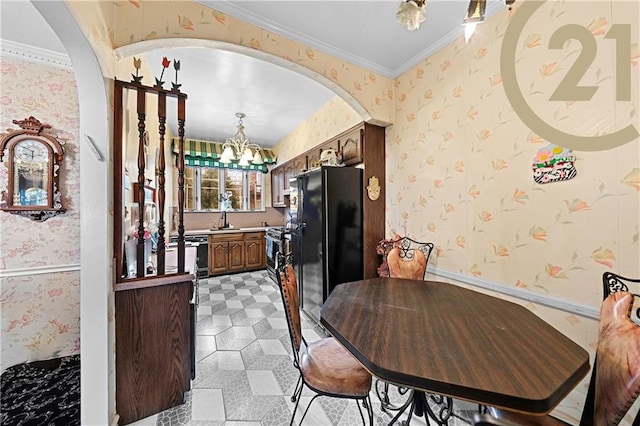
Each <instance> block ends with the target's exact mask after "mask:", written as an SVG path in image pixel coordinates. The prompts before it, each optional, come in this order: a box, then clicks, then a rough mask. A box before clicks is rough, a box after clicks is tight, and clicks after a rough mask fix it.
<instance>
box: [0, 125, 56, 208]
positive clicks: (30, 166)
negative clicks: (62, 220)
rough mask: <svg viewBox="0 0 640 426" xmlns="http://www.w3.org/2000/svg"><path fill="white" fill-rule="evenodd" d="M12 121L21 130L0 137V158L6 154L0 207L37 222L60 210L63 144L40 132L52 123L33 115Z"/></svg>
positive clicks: (1, 159)
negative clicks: (5, 175)
mask: <svg viewBox="0 0 640 426" xmlns="http://www.w3.org/2000/svg"><path fill="white" fill-rule="evenodd" d="M13 123H14V124H17V125H18V126H20V130H10V131H8V132H7V133H4V134H2V139H0V161H3V159H4V157H5V154H7V156H6V159H7V187H6V190H2V197H1V199H0V209H2V210H3V211H7V212H9V213H14V214H19V215H22V216H26V217H28V218H30V219H32V220H37V221H43V220H47V219H48V218H50V217H53V216H55V215H57V214H60V213H63V212H64V209H63V208H62V203H61V201H60V200H61V194H60V189H59V184H58V180H59V176H60V163H61V162H62V159H63V158H64V147H63V144H62V143H60V142H59V141H58V140H57V139H56V138H55V137H54V136H52V135H49V134H46V133H43V131H44V129H50V128H51V126H49V125H47V124H42V123H41V122H40V121H38V120H37V119H36V118H34V117H33V116H31V117H29V118H27V119H25V120H21V121H20V120H13Z"/></svg>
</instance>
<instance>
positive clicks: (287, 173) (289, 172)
mask: <svg viewBox="0 0 640 426" xmlns="http://www.w3.org/2000/svg"><path fill="white" fill-rule="evenodd" d="M294 176H295V175H294V174H293V161H287V162H286V163H285V164H284V182H283V193H284V194H285V195H288V194H289V188H290V185H291V184H290V183H289V180H290V179H291V178H292V177H294Z"/></svg>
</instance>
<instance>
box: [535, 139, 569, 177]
mask: <svg viewBox="0 0 640 426" xmlns="http://www.w3.org/2000/svg"><path fill="white" fill-rule="evenodd" d="M575 161H576V156H575V155H574V154H573V153H572V152H571V150H570V149H566V148H562V147H560V146H556V145H553V144H549V145H547V146H545V147H542V148H540V149H539V150H538V152H537V153H536V156H535V158H534V159H533V164H532V166H531V168H532V170H533V180H534V181H536V183H539V184H545V183H551V182H559V181H562V180H569V179H572V178H574V177H576V174H577V173H578V172H577V170H576V167H575V165H574V162H575Z"/></svg>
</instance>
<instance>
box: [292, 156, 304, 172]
mask: <svg viewBox="0 0 640 426" xmlns="http://www.w3.org/2000/svg"><path fill="white" fill-rule="evenodd" d="M305 170H307V156H306V155H299V156H297V157H296V158H294V159H293V176H294V177H295V176H298V175H299V174H300V173H302V172H304V171H305Z"/></svg>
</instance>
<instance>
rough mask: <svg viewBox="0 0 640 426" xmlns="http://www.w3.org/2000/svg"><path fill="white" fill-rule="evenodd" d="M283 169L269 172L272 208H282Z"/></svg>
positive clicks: (279, 168)
mask: <svg viewBox="0 0 640 426" xmlns="http://www.w3.org/2000/svg"><path fill="white" fill-rule="evenodd" d="M283 189H284V169H283V168H282V167H277V168H275V169H273V170H271V205H272V206H273V207H283V206H284V194H283Z"/></svg>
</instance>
